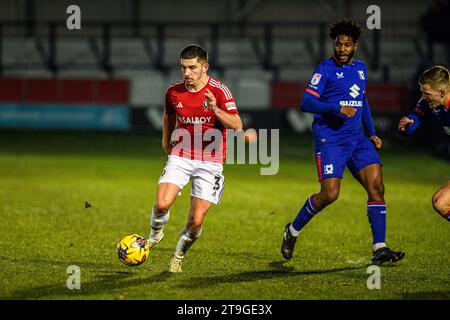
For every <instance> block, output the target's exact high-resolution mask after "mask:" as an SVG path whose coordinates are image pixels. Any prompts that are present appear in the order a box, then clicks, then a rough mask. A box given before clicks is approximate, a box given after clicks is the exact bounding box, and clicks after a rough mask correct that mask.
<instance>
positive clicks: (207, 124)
mask: <svg viewBox="0 0 450 320" xmlns="http://www.w3.org/2000/svg"><path fill="white" fill-rule="evenodd" d="M206 89H208V90H210V91H211V92H212V94H213V95H214V97H215V98H216V102H217V107H218V108H220V109H222V110H224V111H225V112H228V113H231V114H238V111H237V108H236V104H235V102H234V98H233V95H232V94H231V91H230V90H229V89H228V88H227V87H226V86H225V85H224V84H222V83H220V82H219V81H217V80H216V79H213V78H212V77H209V79H208V82H207V83H206V85H205V86H204V87H203V88H202V89H200V90H198V91H192V90H190V89H188V88H187V87H186V85H185V83H184V81H181V82H177V83H175V84H173V85H171V86H170V87H169V88H168V89H167V93H166V107H165V113H166V114H169V115H172V114H174V113H175V114H176V117H177V139H176V140H177V143H176V145H175V146H174V148H173V149H172V152H171V155H176V156H179V157H184V158H188V159H191V160H201V161H207V162H216V163H217V162H218V163H223V162H224V161H225V157H226V147H227V146H226V143H227V142H226V141H227V140H226V139H227V136H226V128H225V127H224V126H223V125H222V123H221V122H220V121H219V120H218V119H216V117H215V115H214V113H213V112H212V111H210V110H209V108H208V106H207V100H206V96H205V92H206ZM211 129H216V130H211ZM208 131H209V132H208ZM205 133H206V136H205ZM219 135H220V140H217V141H216V139H219ZM185 139H186V140H185Z"/></svg>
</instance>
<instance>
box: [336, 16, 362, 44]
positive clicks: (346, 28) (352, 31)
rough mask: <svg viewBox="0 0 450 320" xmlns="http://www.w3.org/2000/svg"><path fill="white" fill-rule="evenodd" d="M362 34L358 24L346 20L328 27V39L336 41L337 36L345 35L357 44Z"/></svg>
mask: <svg viewBox="0 0 450 320" xmlns="http://www.w3.org/2000/svg"><path fill="white" fill-rule="evenodd" d="M362 32H363V28H362V27H361V25H360V24H359V23H358V22H356V21H354V20H350V19H346V18H344V19H342V20H339V21H336V22H334V23H332V24H331V25H330V37H331V39H333V40H334V39H336V37H337V36H338V35H340V34H345V35H346V36H350V37H352V39H353V41H354V42H357V41H358V40H359V38H360V37H361V34H362Z"/></svg>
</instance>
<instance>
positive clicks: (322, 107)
mask: <svg viewBox="0 0 450 320" xmlns="http://www.w3.org/2000/svg"><path fill="white" fill-rule="evenodd" d="M326 78H327V75H326V73H325V70H324V68H323V66H322V65H319V66H318V67H317V68H316V70H314V73H313V75H312V78H311V81H310V82H309V84H308V86H307V88H306V90H305V95H304V96H303V100H302V102H301V104H300V108H301V109H302V110H303V111H305V112H311V113H322V114H323V113H327V114H330V115H337V114H339V112H340V110H341V107H340V106H339V104H336V103H327V102H323V101H321V100H320V96H321V95H322V93H323V91H324V90H325V86H326V83H327V79H326Z"/></svg>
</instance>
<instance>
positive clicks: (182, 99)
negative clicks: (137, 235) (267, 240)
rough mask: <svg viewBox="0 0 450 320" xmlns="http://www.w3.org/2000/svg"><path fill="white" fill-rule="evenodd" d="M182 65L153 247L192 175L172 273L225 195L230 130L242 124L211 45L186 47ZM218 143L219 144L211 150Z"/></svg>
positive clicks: (166, 130) (165, 137) (170, 106)
mask: <svg viewBox="0 0 450 320" xmlns="http://www.w3.org/2000/svg"><path fill="white" fill-rule="evenodd" d="M180 66H181V71H182V74H183V78H184V79H183V81H180V82H177V83H175V84H173V85H171V86H170V87H169V88H168V89H167V93H166V106H165V111H164V118H163V134H162V147H163V149H164V151H165V152H166V153H167V154H168V160H167V163H166V166H165V168H164V169H163V171H162V174H161V176H160V178H159V181H158V191H157V195H156V201H155V204H154V206H153V208H152V213H151V223H150V224H151V230H150V236H149V239H148V241H149V245H150V247H153V246H154V245H156V244H157V243H159V242H160V241H161V239H162V238H163V236H164V233H163V228H164V225H165V224H166V223H167V221H168V220H169V214H170V207H171V205H172V204H173V202H174V201H175V199H176V197H177V195H178V194H179V192H180V191H181V189H183V187H184V186H185V185H186V184H188V183H189V181H191V180H192V187H191V198H190V208H189V214H188V218H187V223H186V226H185V227H184V228H183V230H182V231H181V234H180V237H179V240H178V244H177V246H176V248H175V252H174V255H173V257H172V258H171V259H170V263H169V271H170V272H181V262H182V259H183V257H184V256H185V254H186V252H187V251H188V250H189V248H190V247H191V246H192V244H193V243H194V242H195V241H196V240H197V239H198V237H199V236H200V234H201V232H202V225H203V222H204V220H205V216H206V213H207V212H208V209H209V208H210V207H211V204H212V203H214V204H216V205H217V204H218V203H219V202H220V199H221V197H222V193H223V188H224V176H223V174H222V170H223V167H222V163H223V161H224V159H225V156H226V154H225V148H226V129H234V130H241V129H242V121H241V119H240V117H239V114H238V111H237V108H236V105H235V102H234V98H233V95H232V94H231V92H230V90H229V89H228V88H227V87H226V86H225V85H224V84H222V83H220V82H219V81H217V80H215V79H213V78H212V77H210V76H208V74H207V71H208V68H209V65H208V53H207V52H206V50H205V49H204V48H203V47H201V46H199V45H195V44H193V45H189V46H187V47H185V48H184V49H183V50H182V51H181V53H180ZM176 127H177V128H176ZM214 132H215V133H216V134H217V133H219V138H218V137H217V135H216V136H215V138H216V140H217V139H218V141H215V140H214V139H212V138H211V134H210V133H214ZM212 140H214V141H212ZM212 143H215V145H216V146H218V148H215V149H214V150H212V151H211V150H210V149H211V148H208V146H210V145H211V144H212Z"/></svg>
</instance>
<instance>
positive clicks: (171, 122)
mask: <svg viewBox="0 0 450 320" xmlns="http://www.w3.org/2000/svg"><path fill="white" fill-rule="evenodd" d="M176 119H177V118H176V114H175V113H173V114H167V113H164V117H163V133H162V147H163V149H164V152H165V153H167V154H170V152H171V151H172V147H173V144H172V141H171V137H172V133H173V131H174V130H175V126H176Z"/></svg>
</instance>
